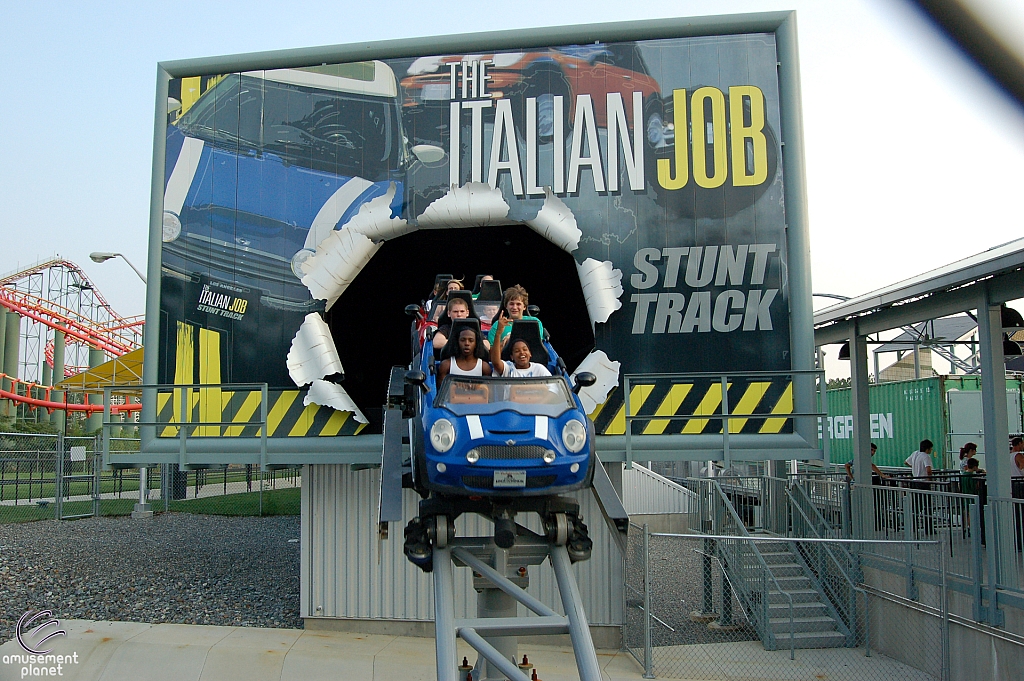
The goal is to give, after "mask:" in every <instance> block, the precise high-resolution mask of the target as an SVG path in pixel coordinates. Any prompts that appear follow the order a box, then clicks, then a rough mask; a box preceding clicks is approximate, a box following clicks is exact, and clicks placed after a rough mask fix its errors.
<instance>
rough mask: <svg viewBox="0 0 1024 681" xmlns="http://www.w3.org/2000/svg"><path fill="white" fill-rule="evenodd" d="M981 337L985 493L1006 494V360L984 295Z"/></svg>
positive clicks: (997, 316) (997, 319)
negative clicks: (986, 479) (986, 486)
mask: <svg viewBox="0 0 1024 681" xmlns="http://www.w3.org/2000/svg"><path fill="white" fill-rule="evenodd" d="M978 333H979V335H980V336H981V405H982V407H981V408H982V423H984V426H985V436H984V439H985V472H986V475H987V477H988V493H989V496H996V497H1002V498H1008V497H1009V496H1010V476H1009V472H1010V465H1009V463H1008V457H1009V454H1008V445H1009V440H1010V434H1009V432H1008V427H1007V414H1006V360H1005V358H1004V357H1003V322H1002V316H1001V313H1000V310H999V305H998V304H992V303H990V302H989V300H988V298H987V296H982V297H981V299H980V300H979V301H978Z"/></svg>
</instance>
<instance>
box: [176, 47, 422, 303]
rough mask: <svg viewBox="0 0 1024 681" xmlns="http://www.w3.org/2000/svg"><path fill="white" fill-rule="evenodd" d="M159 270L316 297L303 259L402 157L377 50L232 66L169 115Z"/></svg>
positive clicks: (384, 186) (293, 298)
mask: <svg viewBox="0 0 1024 681" xmlns="http://www.w3.org/2000/svg"><path fill="white" fill-rule="evenodd" d="M166 149H167V151H166V162H165V163H166V168H165V172H166V175H165V177H166V178H167V180H166V189H165V194H164V229H163V241H164V247H163V265H164V268H165V270H167V269H169V270H171V271H174V272H177V273H180V274H183V275H186V274H191V273H195V272H200V273H202V274H204V275H207V276H209V277H211V278H213V279H215V280H223V281H228V282H232V283H235V284H241V285H243V286H248V287H252V288H253V289H256V290H259V291H260V293H261V298H262V300H263V302H264V303H269V304H271V305H276V306H283V307H284V308H285V309H289V308H291V309H295V308H300V307H309V306H312V305H315V304H314V302H313V301H312V300H311V299H310V295H309V292H308V290H307V289H306V287H305V286H304V285H303V284H302V282H301V280H300V278H301V276H302V270H301V264H302V262H303V261H304V260H305V259H306V258H307V257H309V256H310V255H312V254H313V253H314V251H315V249H316V245H317V244H318V243H319V242H320V241H321V240H322V239H323V238H324V237H326V236H327V235H328V234H329V233H330V231H331V230H333V229H335V228H337V227H339V226H341V225H344V223H345V222H346V221H347V220H348V219H349V218H350V217H351V216H353V215H354V214H355V213H356V212H358V210H359V208H360V207H361V206H362V205H363V204H365V203H366V202H368V201H370V200H371V199H374V198H376V197H378V196H382V195H384V194H386V193H387V191H388V190H389V188H390V186H391V184H392V183H394V184H395V185H396V190H395V193H394V200H393V202H392V210H393V212H394V213H396V214H397V213H399V212H400V211H401V208H402V204H403V202H404V192H403V182H402V178H403V173H404V166H405V164H406V162H407V159H408V156H407V154H408V152H407V151H406V148H405V141H404V138H403V134H402V124H401V119H400V117H399V105H398V85H397V81H396V79H395V75H394V73H393V71H392V70H391V68H390V67H389V66H388V65H387V64H385V63H383V62H380V61H373V62H357V63H351V64H338V65H328V66H323V67H309V68H302V69H278V70H269V71H254V72H245V73H233V74H228V75H226V76H224V77H222V78H220V80H218V81H217V82H216V84H215V85H213V86H212V87H211V88H210V89H208V90H207V91H206V92H205V93H203V95H202V96H201V97H200V98H199V99H198V100H197V101H196V102H195V103H194V105H192V106H191V107H190V108H189V109H188V110H187V111H185V112H184V113H183V114H182V115H181V116H180V117H179V118H178V119H177V121H175V123H174V124H172V125H169V126H168V132H167V147H166Z"/></svg>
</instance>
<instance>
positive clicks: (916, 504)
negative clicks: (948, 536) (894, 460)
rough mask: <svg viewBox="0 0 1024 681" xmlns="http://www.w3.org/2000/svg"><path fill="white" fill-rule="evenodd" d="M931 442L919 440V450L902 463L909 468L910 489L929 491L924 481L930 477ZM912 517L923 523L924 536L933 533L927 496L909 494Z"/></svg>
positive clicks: (932, 445)
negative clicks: (912, 478) (911, 477)
mask: <svg viewBox="0 0 1024 681" xmlns="http://www.w3.org/2000/svg"><path fill="white" fill-rule="evenodd" d="M934 446H935V445H934V444H932V441H931V440H921V446H920V448H919V449H918V450H917V451H916V452H914V453H913V454H911V455H910V456H908V457H907V460H906V461H905V462H904V463H906V464H907V465H908V466H910V470H911V473H912V475H913V477H914V480H912V481H911V482H910V487H911V488H912V489H918V490H930V489H931V485H930V484H929V483H928V482H927V481H926V480H927V478H930V477H932V449H933V448H934ZM910 495H911V497H912V501H913V504H912V507H913V510H914V515H915V516H917V517H918V518H920V519H922V520H923V521H924V531H925V534H933V533H934V527H935V526H934V519H933V518H932V500H931V496H930V495H928V494H915V493H913V492H910Z"/></svg>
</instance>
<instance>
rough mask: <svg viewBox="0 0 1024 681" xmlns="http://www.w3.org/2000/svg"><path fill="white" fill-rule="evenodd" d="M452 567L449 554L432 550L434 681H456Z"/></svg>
mask: <svg viewBox="0 0 1024 681" xmlns="http://www.w3.org/2000/svg"><path fill="white" fill-rule="evenodd" d="M454 570H455V566H453V565H452V556H451V551H450V550H449V549H446V548H438V547H436V546H435V547H434V647H435V654H436V659H437V681H462V679H458V678H457V676H458V674H457V671H456V670H457V669H458V665H459V662H458V659H457V658H458V649H457V648H456V646H455V583H454V579H455V575H454V574H453V573H454Z"/></svg>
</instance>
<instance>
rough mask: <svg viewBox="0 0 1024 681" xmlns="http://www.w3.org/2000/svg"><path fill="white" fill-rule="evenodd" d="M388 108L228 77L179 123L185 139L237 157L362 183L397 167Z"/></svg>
mask: <svg viewBox="0 0 1024 681" xmlns="http://www.w3.org/2000/svg"><path fill="white" fill-rule="evenodd" d="M396 115H397V114H396V111H395V106H394V103H393V102H391V101H389V100H386V99H382V98H380V97H368V96H362V95H357V94H352V93H347V92H335V91H331V90H323V89H319V88H313V87H304V86H300V85H293V84H289V83H281V82H277V81H273V80H268V79H263V78H257V77H254V76H248V75H241V74H237V73H235V74H230V75H228V76H226V77H225V78H224V80H222V81H221V82H220V83H218V84H217V85H216V86H215V87H214V88H213V89H212V90H210V91H209V92H207V93H206V94H205V95H204V96H202V97H200V98H199V101H198V102H196V104H195V106H193V107H192V108H191V109H189V111H188V112H187V113H186V114H185V115H184V116H182V118H181V120H180V121H178V128H180V129H181V131H182V132H184V133H185V134H186V135H189V136H191V137H196V138H199V139H203V140H206V141H208V142H211V143H212V144H215V145H217V146H221V147H229V148H232V149H237V150H238V152H239V153H248V152H255V153H258V154H261V153H263V152H269V153H272V154H276V155H277V156H280V157H281V158H282V159H283V160H284V161H285V162H287V163H290V164H295V165H298V166H304V167H307V168H313V169H315V170H320V171H325V172H331V173H337V174H341V175H358V176H360V177H363V178H366V179H368V180H381V179H385V178H386V177H387V175H388V171H389V170H392V169H394V168H396V167H397V165H398V163H399V160H400V159H399V148H398V143H399V137H400V134H399V130H398V125H397V122H396V119H395V116H396Z"/></svg>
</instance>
